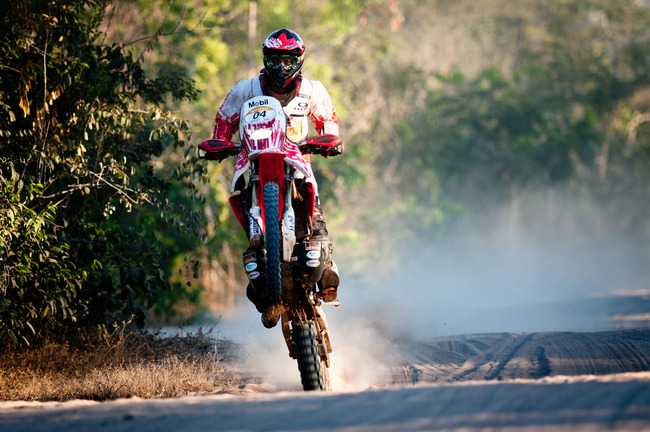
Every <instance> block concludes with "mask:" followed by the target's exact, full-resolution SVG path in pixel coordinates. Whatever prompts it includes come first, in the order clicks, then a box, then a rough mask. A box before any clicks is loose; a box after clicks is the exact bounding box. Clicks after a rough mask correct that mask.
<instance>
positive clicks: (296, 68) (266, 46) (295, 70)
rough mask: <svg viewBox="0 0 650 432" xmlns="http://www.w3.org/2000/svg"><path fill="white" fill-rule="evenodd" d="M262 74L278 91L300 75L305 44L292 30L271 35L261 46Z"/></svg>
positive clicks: (278, 31) (280, 30) (279, 31)
mask: <svg viewBox="0 0 650 432" xmlns="http://www.w3.org/2000/svg"><path fill="white" fill-rule="evenodd" d="M262 56H263V58H264V73H265V74H266V75H267V76H268V77H269V78H270V79H271V81H272V82H273V84H275V86H276V87H277V88H278V89H286V88H287V87H289V86H290V84H291V83H293V82H294V81H295V80H296V78H297V77H298V76H299V75H300V71H301V70H302V64H303V62H304V60H305V44H304V43H303V42H302V39H301V38H300V36H298V34H297V33H295V32H294V31H292V30H289V29H286V28H283V29H279V30H276V31H274V32H273V33H271V34H270V35H269V36H268V37H267V38H266V40H265V41H264V43H263V44H262Z"/></svg>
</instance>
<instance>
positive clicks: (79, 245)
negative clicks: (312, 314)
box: [0, 0, 650, 339]
mask: <svg viewBox="0 0 650 432" xmlns="http://www.w3.org/2000/svg"><path fill="white" fill-rule="evenodd" d="M3 9H6V10H4V13H3V16H4V18H3V19H2V26H3V32H2V34H3V36H2V41H1V42H0V50H1V51H0V52H1V58H2V68H1V72H2V74H1V76H0V83H1V86H0V92H1V93H0V117H1V118H2V127H1V129H2V131H1V133H2V138H1V139H2V146H1V148H0V157H1V158H2V173H1V177H2V187H3V190H2V194H3V195H2V197H3V198H2V202H1V204H0V218H1V219H2V222H3V223H2V229H3V231H2V233H3V234H2V238H1V241H2V243H1V245H0V246H1V247H2V248H3V254H2V258H0V259H1V260H2V261H1V263H0V265H1V266H2V267H1V270H2V277H3V280H2V290H3V291H2V293H3V298H2V299H1V300H0V301H1V302H2V303H1V304H0V315H1V316H2V321H1V322H0V331H2V332H4V333H3V335H4V336H7V335H11V334H13V335H14V336H13V337H18V335H21V336H22V335H25V336H26V337H27V338H28V339H29V337H31V336H33V335H34V334H35V333H39V332H40V330H38V329H37V327H38V328H45V327H47V325H46V323H47V322H49V321H51V325H52V328H55V327H56V323H61V322H67V321H70V320H72V319H74V318H77V319H78V321H83V322H86V321H87V322H90V321H93V322H94V321H97V320H100V321H102V320H104V321H106V320H109V321H110V320H111V319H118V318H119V317H123V316H125V315H128V314H130V313H134V312H136V313H138V314H139V316H141V317H144V316H145V314H146V313H147V311H148V312H149V315H150V316H151V315H152V314H153V315H156V316H163V317H164V316H171V315H173V314H176V315H177V316H180V317H181V318H183V319H190V318H192V317H194V316H198V315H200V314H201V313H202V311H203V312H206V311H207V312H210V313H220V312H222V311H224V310H226V309H227V308H228V307H230V306H231V305H232V304H233V303H235V302H237V301H239V300H240V299H241V298H242V296H243V292H244V286H245V281H244V280H243V279H242V275H243V271H242V269H241V260H240V253H241V250H243V248H244V242H245V238H244V236H243V234H242V233H241V232H240V229H239V227H238V225H237V223H236V221H235V220H234V218H233V217H232V216H231V214H230V209H229V206H228V204H227V198H228V185H229V181H230V176H231V174H232V164H229V163H228V162H226V163H222V164H216V163H212V164H204V163H201V162H198V161H197V160H196V159H195V157H194V148H195V145H196V144H197V143H198V142H200V141H201V140H202V139H205V138H207V137H209V136H210V134H211V130H212V126H213V119H214V115H215V113H216V110H217V108H218V106H219V105H220V103H221V101H222V100H223V98H224V97H225V96H226V94H227V92H228V90H229V89H230V87H231V86H232V85H233V84H235V83H236V82H237V81H238V80H240V79H245V78H250V77H252V76H254V75H255V74H257V73H258V71H259V69H260V68H261V53H260V51H261V50H260V49H259V47H260V45H261V42H262V41H263V39H264V38H265V37H266V35H267V34H269V33H270V32H271V31H273V30H274V29H276V28H279V27H290V28H292V29H294V30H296V31H297V32H298V33H299V34H300V35H301V36H302V37H303V39H304V40H305V42H306V45H307V61H306V63H305V68H304V72H305V75H306V76H308V77H310V78H312V79H317V80H321V81H323V82H324V83H325V85H326V87H327V88H328V89H329V91H330V93H331V95H332V97H333V99H334V101H335V105H336V108H337V113H338V114H339V116H340V119H341V130H342V136H343V139H344V140H345V142H346V151H347V152H346V154H345V155H344V156H343V157H341V158H337V159H328V160H316V161H315V162H314V168H315V171H316V175H317V177H318V181H319V183H320V184H321V185H322V186H321V191H322V198H323V200H324V209H325V213H326V217H327V221H328V224H329V225H330V231H331V232H332V233H333V234H334V239H335V242H336V258H337V260H338V261H340V262H343V263H345V266H342V271H343V272H344V278H348V280H357V281H359V283H362V282H373V281H376V280H377V279H378V278H381V277H382V275H383V274H384V273H382V272H377V271H374V270H373V271H372V272H368V271H367V268H368V266H369V265H372V268H373V269H377V268H382V269H385V271H386V272H388V271H390V269H391V268H394V266H398V265H399V264H400V261H399V257H398V255H397V254H396V251H398V250H402V249H405V248H412V249H416V250H417V248H418V247H419V245H421V244H422V243H424V242H427V243H435V242H436V241H439V240H441V239H443V238H445V236H448V235H450V234H449V233H451V232H453V229H454V227H455V226H457V225H458V224H459V221H463V220H464V221H466V220H468V219H469V220H472V221H475V222H476V223H478V222H477V221H479V220H480V221H481V223H485V224H487V225H489V224H490V222H491V221H492V222H494V220H495V219H494V218H502V217H503V214H501V213H498V214H497V213H494V212H493V209H494V208H496V207H499V206H503V205H505V206H507V207H508V208H509V209H510V211H509V213H508V224H509V226H510V227H511V229H512V230H513V231H516V230H517V229H524V228H525V229H530V227H531V226H533V225H534V226H535V227H536V228H535V229H539V230H540V232H539V233H537V234H538V235H539V236H540V238H543V237H545V236H548V235H549V234H550V233H551V232H552V231H553V230H556V231H557V230H558V227H559V225H561V224H562V221H559V220H557V218H561V217H562V213H561V212H559V213H558V212H557V211H556V210H557V208H556V206H557V204H555V201H554V200H555V199H556V198H554V197H555V195H554V194H555V191H558V190H561V191H562V193H563V194H566V195H567V196H569V197H570V199H571V200H573V202H574V203H575V204H576V205H578V206H579V205H580V203H589V205H591V204H593V203H597V208H598V211H599V212H602V214H603V218H604V220H608V221H612V223H611V224H610V225H608V226H607V227H602V226H598V224H596V225H594V224H590V223H589V221H585V223H584V224H582V225H581V226H579V227H576V226H571V227H568V228H566V229H581V230H585V231H586V232H587V233H589V230H614V231H617V232H621V233H625V234H626V235H628V236H629V237H630V238H634V239H635V241H637V242H639V245H641V247H640V249H639V251H640V254H641V259H647V258H649V256H648V250H647V247H644V246H642V245H644V244H647V243H648V236H649V235H650V226H648V220H649V219H648V215H649V214H650V208H649V206H650V204H649V203H650V186H649V185H650V181H649V180H650V179H649V178H648V176H649V174H648V173H649V172H650V170H648V168H647V167H648V162H650V161H649V160H648V159H649V158H650V152H649V150H650V147H649V144H650V141H649V140H650V79H649V78H648V77H649V76H650V74H649V72H650V70H649V69H650V43H648V42H649V38H650V25H649V24H650V11H649V7H648V4H647V2H642V1H636V0H634V1H633V0H625V1H620V2H606V1H597V0H587V1H584V0H535V1H533V0H531V1H526V2H518V3H516V4H513V3H512V2H507V1H505V0H486V1H482V2H479V3H476V2H470V1H455V2H449V1H445V0H437V1H426V2H425V1H416V0H409V1H406V0H377V1H375V0H364V1H360V2H359V1H347V0H345V1H334V0H309V1H304V2H299V3H296V2H291V1H288V0H276V1H273V2H271V1H266V0H259V1H232V0H173V1H165V2H162V1H159V0H121V1H113V2H109V1H90V0H88V1H84V0H77V1H65V2H48V1H44V0H43V1H31V2H27V1H19V2H17V6H16V7H13V6H12V7H11V8H9V7H8V6H3ZM539 194H541V195H542V196H545V198H544V199H543V200H542V201H541V202H535V203H534V204H531V203H528V204H530V205H526V200H527V199H528V197H530V196H533V195H534V196H538V195H539ZM531 220H543V221H544V223H542V224H532V225H531V224H529V223H530V221H531ZM540 226H542V227H545V228H539V227H540ZM377 263H381V264H382V265H377ZM58 305H67V306H65V307H59V306H58ZM66 307H67V308H68V309H69V310H68V309H66ZM27 316H29V317H31V318H29V319H26V318H25V317H27ZM48 320H49V321H48ZM66 320H67V321H66ZM12 323H13V324H12ZM21 323H22V324H21ZM36 324H38V325H36ZM21 326H22V327H21ZM30 335H31V336H30ZM13 337H12V338H13Z"/></svg>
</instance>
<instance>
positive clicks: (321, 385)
mask: <svg viewBox="0 0 650 432" xmlns="http://www.w3.org/2000/svg"><path fill="white" fill-rule="evenodd" d="M292 337H293V342H294V344H295V348H296V357H297V360H298V369H299V370H300V379H301V381H302V388H303V389H304V390H307V391H309V390H325V389H326V388H325V382H324V379H323V373H322V371H321V361H320V357H319V355H318V345H317V344H316V335H315V333H314V324H313V323H312V321H309V323H308V324H307V325H295V326H294V327H293V329H292Z"/></svg>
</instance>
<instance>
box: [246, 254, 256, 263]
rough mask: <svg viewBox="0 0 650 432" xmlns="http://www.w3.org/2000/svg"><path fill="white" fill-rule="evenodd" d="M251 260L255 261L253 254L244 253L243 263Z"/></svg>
mask: <svg viewBox="0 0 650 432" xmlns="http://www.w3.org/2000/svg"><path fill="white" fill-rule="evenodd" d="M251 261H255V254H254V253H252V254H248V255H244V264H248V263H249V262H251Z"/></svg>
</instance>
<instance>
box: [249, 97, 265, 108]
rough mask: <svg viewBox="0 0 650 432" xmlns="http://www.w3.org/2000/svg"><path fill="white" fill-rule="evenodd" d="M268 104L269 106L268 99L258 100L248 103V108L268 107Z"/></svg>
mask: <svg viewBox="0 0 650 432" xmlns="http://www.w3.org/2000/svg"><path fill="white" fill-rule="evenodd" d="M268 104H269V100H268V99H258V100H254V101H250V102H248V108H255V107H258V106H262V105H268Z"/></svg>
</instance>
